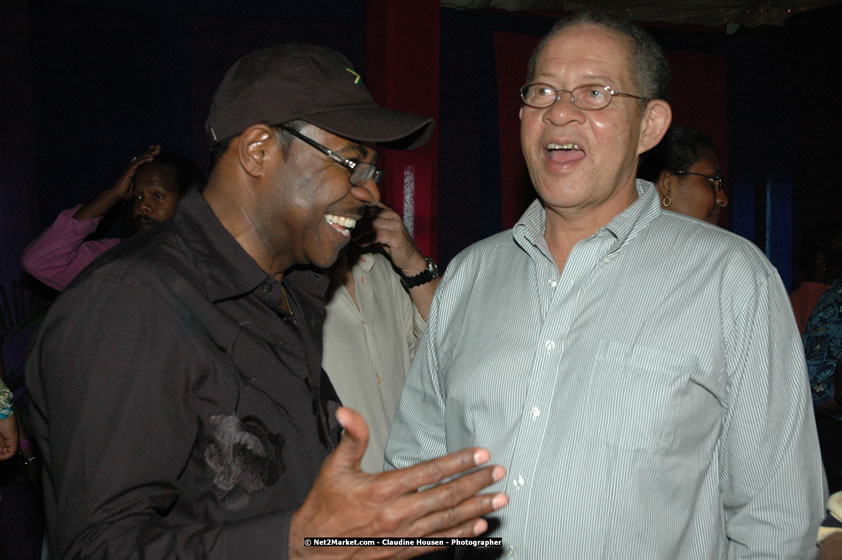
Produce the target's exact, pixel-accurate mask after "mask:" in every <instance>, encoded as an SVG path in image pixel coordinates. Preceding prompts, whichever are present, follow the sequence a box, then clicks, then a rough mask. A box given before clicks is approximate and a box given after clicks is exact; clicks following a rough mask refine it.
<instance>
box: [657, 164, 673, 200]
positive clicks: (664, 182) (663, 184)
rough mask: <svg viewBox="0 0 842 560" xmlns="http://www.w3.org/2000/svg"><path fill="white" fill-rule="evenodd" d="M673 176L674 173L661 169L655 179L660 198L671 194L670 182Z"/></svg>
mask: <svg viewBox="0 0 842 560" xmlns="http://www.w3.org/2000/svg"><path fill="white" fill-rule="evenodd" d="M674 178H675V175H673V174H672V173H670V172H669V171H666V170H664V171H661V173H660V174H659V175H658V178H657V179H655V188H657V189H658V192H659V193H660V194H661V198H664V197H667V196H672V182H673V179H674Z"/></svg>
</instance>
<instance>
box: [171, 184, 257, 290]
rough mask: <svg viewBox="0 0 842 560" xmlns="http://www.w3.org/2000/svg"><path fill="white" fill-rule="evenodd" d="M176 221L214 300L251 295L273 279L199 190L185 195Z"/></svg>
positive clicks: (179, 206) (174, 219) (174, 218)
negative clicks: (219, 217) (220, 218)
mask: <svg viewBox="0 0 842 560" xmlns="http://www.w3.org/2000/svg"><path fill="white" fill-rule="evenodd" d="M173 222H174V223H175V226H176V228H177V229H178V231H179V233H180V234H181V236H182V238H183V239H184V240H185V242H186V243H187V245H188V246H189V247H190V250H191V251H192V253H193V255H194V258H195V261H196V263H197V266H198V268H199V269H200V274H201V276H202V281H203V282H204V286H205V290H206V292H207V294H208V298H209V299H210V300H211V301H219V300H223V299H227V298H230V297H234V296H239V295H242V294H245V293H248V292H251V291H252V290H254V289H255V288H257V287H258V286H259V285H260V284H262V283H264V282H266V281H267V280H269V279H270V278H271V277H270V276H269V274H267V273H266V271H264V270H263V269H262V268H260V266H258V264H257V263H256V262H255V261H254V259H252V258H251V256H250V255H249V254H248V253H246V251H245V250H244V249H243V248H242V247H241V246H240V244H239V243H237V241H236V240H235V239H234V238H233V237H232V236H231V234H230V233H229V232H228V230H226V229H225V227H224V226H223V225H222V222H220V221H219V219H218V218H217V217H216V214H214V212H213V210H212V209H211V207H210V205H209V204H208V203H207V201H206V200H205V198H204V197H203V196H202V194H201V192H199V191H198V190H195V189H193V190H191V191H190V192H188V193H187V194H186V195H185V196H184V198H183V199H182V200H181V202H180V203H179V204H178V208H177V210H176V213H175V216H174V217H173Z"/></svg>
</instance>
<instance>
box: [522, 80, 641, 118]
mask: <svg viewBox="0 0 842 560" xmlns="http://www.w3.org/2000/svg"><path fill="white" fill-rule="evenodd" d="M562 93H569V94H570V102H571V103H572V104H573V105H575V106H576V107H578V108H579V109H583V110H585V111H598V110H599V109H605V108H606V107H608V106H609V105H610V104H611V100H612V99H614V97H632V98H634V99H647V98H646V97H641V96H639V95H632V94H631V93H623V92H621V91H616V90H615V89H613V88H612V87H611V86H606V85H602V84H585V85H581V86H577V87H575V88H573V89H556V88H554V87H553V86H551V85H549V84H544V83H541V82H532V83H529V84H526V85H524V86H523V87H522V88H520V98H521V100H522V101H523V104H524V105H526V106H528V107H534V108H535V109H546V108H547V107H551V106H553V105H555V103H556V102H557V101H558V100H559V99H561V94H562Z"/></svg>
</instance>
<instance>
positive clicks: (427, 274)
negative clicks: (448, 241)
mask: <svg viewBox="0 0 842 560" xmlns="http://www.w3.org/2000/svg"><path fill="white" fill-rule="evenodd" d="M424 260H425V261H426V263H427V267H426V268H425V269H424V270H422V271H421V272H419V273H418V274H416V275H414V276H404V275H403V274H401V284H403V287H404V288H406V289H407V290H409V289H411V288H415V287H416V286H421V285H424V284H426V283H427V282H432V281H433V280H435V279H436V278H438V277H439V269H438V267H437V266H436V263H435V261H434V260H433V259H431V258H430V257H424Z"/></svg>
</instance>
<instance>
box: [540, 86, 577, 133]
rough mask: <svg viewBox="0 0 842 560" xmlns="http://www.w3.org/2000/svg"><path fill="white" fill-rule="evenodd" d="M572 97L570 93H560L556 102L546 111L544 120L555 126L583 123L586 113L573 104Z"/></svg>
mask: <svg viewBox="0 0 842 560" xmlns="http://www.w3.org/2000/svg"><path fill="white" fill-rule="evenodd" d="M571 96H572V94H571V93H570V92H569V91H562V92H559V94H558V99H557V100H556V102H555V103H553V104H552V105H550V106H549V107H547V108H546V109H544V120H546V121H548V122H550V123H552V124H554V125H562V124H565V123H568V122H570V121H576V120H578V121H581V120H582V119H583V117H584V111H582V109H580V108H578V107H577V106H576V105H574V104H573V101H571Z"/></svg>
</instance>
